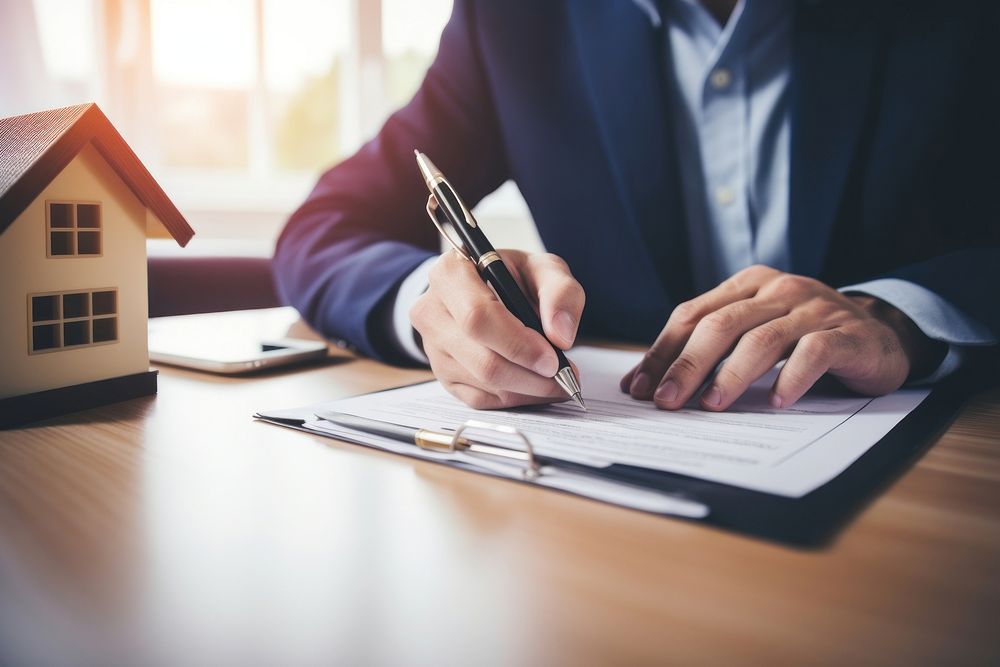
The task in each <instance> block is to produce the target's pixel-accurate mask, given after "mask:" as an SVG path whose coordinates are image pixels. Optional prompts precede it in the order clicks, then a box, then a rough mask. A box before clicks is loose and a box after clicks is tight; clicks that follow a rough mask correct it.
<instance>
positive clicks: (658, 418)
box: [310, 347, 930, 497]
mask: <svg viewBox="0 0 1000 667" xmlns="http://www.w3.org/2000/svg"><path fill="white" fill-rule="evenodd" d="M570 357H571V358H572V359H573V360H574V361H575V362H576V364H577V365H578V366H579V368H580V374H581V380H582V385H583V394H584V397H585V399H586V401H587V407H588V408H589V412H587V413H584V412H583V411H581V410H579V409H578V408H576V407H575V406H574V405H573V404H571V403H561V404H555V405H549V406H538V407H531V408H524V409H514V410H500V411H479V410H473V409H472V408H469V407H467V406H465V405H464V404H462V403H461V402H460V401H458V400H457V399H455V398H453V397H452V396H450V395H449V394H448V393H447V392H446V391H445V390H444V388H443V387H442V386H441V385H440V384H438V383H436V382H431V383H425V384H421V385H415V386H411V387H403V388H400V389H394V390H390V391H385V392H379V393H376V394H367V395H364V396H357V397H354V398H347V399H342V400H339V401H334V402H331V403H327V404H324V405H323V406H322V408H323V409H328V410H333V411H338V412H346V413H349V414H354V415H358V416H361V417H368V418H371V419H379V420H384V421H389V422H394V423H397V424H402V425H405V426H413V427H420V428H431V429H436V430H446V429H454V428H457V427H458V426H459V425H460V424H462V423H463V422H465V421H466V420H469V419H476V420H480V421H489V422H495V423H500V424H506V425H509V426H514V427H517V428H519V429H521V430H522V431H523V432H524V433H526V434H528V435H529V437H530V438H531V441H532V443H533V444H534V446H535V449H536V450H537V452H538V453H540V454H544V455H548V456H552V457H557V458H561V459H567V460H571V461H577V462H580V463H587V464H590V465H608V464H612V463H621V464H628V465H635V466H642V467H646V468H652V469H655V470H664V471H670V472H676V473H682V474H686V475H690V476H693V477H698V478H701V479H706V480H712V481H716V482H723V483H726V484H731V485H734V486H738V487H742V488H746V489H753V490H756V491H763V492H765V493H772V494H777V495H782V496H788V497H800V496H802V495H805V494H806V493H808V492H810V491H812V490H813V489H816V488H818V487H819V486H822V485H823V484H825V483H826V482H828V481H830V480H831V479H833V478H834V477H836V476H837V475H838V474H840V473H841V472H842V471H843V470H844V469H846V468H847V467H848V466H849V465H850V464H851V463H853V462H854V461H855V460H856V459H857V458H858V457H860V456H861V455H862V454H864V453H865V452H866V451H867V450H868V449H869V448H870V447H871V446H872V445H874V444H875V443H876V442H878V441H879V439H881V438H882V437H883V436H884V435H885V434H886V433H888V432H889V431H890V430H891V429H892V427H893V426H895V425H896V424H897V423H898V422H899V421H900V420H902V419H903V417H905V416H906V415H907V414H908V413H909V412H910V411H912V410H913V409H914V408H916V407H917V406H918V405H919V404H920V402H921V401H922V400H923V399H924V398H925V397H926V396H927V395H928V394H929V393H930V392H929V390H926V389H906V390H901V391H898V392H896V393H894V394H891V395H889V396H884V397H881V398H875V399H868V398H863V397H857V396H853V395H848V394H846V392H840V391H830V392H827V393H823V392H820V391H812V392H810V393H809V394H807V395H806V396H805V397H804V398H803V399H802V400H800V401H799V402H798V403H797V404H796V405H795V406H793V407H792V408H790V409H783V410H776V409H774V408H771V407H770V405H769V404H768V401H767V396H768V392H769V390H770V387H771V384H772V383H773V381H774V378H775V376H776V374H777V369H775V370H773V371H772V372H771V373H769V374H768V375H767V376H765V377H763V378H761V379H760V380H759V381H758V382H756V383H754V385H753V386H752V387H751V389H750V390H749V391H748V392H747V394H746V395H745V396H744V397H742V398H741V399H740V400H739V401H737V402H736V403H735V404H734V405H733V406H732V407H731V408H730V409H729V410H728V411H726V412H722V413H713V412H705V411H702V410H699V409H697V408H696V407H692V406H689V407H688V408H686V409H683V410H679V411H676V412H667V411H664V410H658V409H656V407H655V406H653V404H652V403H650V402H648V401H637V400H634V399H632V398H631V397H629V396H628V395H626V394H623V393H621V391H619V389H618V382H619V380H620V378H621V376H622V375H623V374H624V373H625V372H626V371H628V369H629V368H631V367H632V366H633V365H635V363H636V362H637V361H638V360H639V359H640V357H641V355H640V354H639V353H635V352H622V351H616V350H603V349H596V348H588V347H581V348H577V349H574V350H573V351H572V353H571V354H570ZM310 426H313V425H310ZM395 444H396V446H397V447H404V448H405V447H411V448H412V445H405V444H400V443H395ZM387 448H388V447H387Z"/></svg>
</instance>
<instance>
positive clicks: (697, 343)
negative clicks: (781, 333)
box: [653, 299, 787, 410]
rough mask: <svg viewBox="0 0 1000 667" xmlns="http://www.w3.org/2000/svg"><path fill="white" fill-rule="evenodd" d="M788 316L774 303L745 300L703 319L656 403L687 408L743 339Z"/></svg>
mask: <svg viewBox="0 0 1000 667" xmlns="http://www.w3.org/2000/svg"><path fill="white" fill-rule="evenodd" d="M786 314H787V311H786V310H785V309H784V308H783V307H781V306H778V305H775V304H773V303H771V302H768V301H763V300H761V299H744V300H742V301H737V302H736V303H732V304H729V305H728V306H724V307H722V308H720V309H719V310H717V311H715V312H713V313H711V314H709V315H707V316H706V317H704V318H702V320H701V321H700V322H698V324H697V326H695V328H694V331H693V332H692V333H691V336H690V338H689V339H688V341H687V344H685V345H684V348H683V349H682V350H681V352H680V354H678V355H677V358H676V359H674V361H673V363H672V364H670V367H669V368H668V369H667V371H666V373H665V374H664V375H663V379H662V381H661V382H660V384H659V386H658V387H657V388H656V393H655V394H654V396H653V401H654V402H655V403H656V405H657V407H660V408H666V409H668V410H673V409H676V408H679V407H681V406H683V405H684V404H685V403H686V402H687V400H688V399H689V398H691V396H692V394H694V392H695V391H697V390H698V387H700V386H701V384H702V383H703V382H704V381H705V378H707V377H708V376H709V374H710V373H711V372H712V371H713V370H714V369H715V367H716V366H717V365H718V364H719V362H720V361H721V360H722V359H723V358H725V357H726V355H728V354H729V352H730V350H732V349H733V346H734V345H735V344H736V342H737V341H738V340H739V339H740V337H742V336H743V335H744V334H745V333H746V332H748V331H750V330H751V329H754V328H755V327H758V326H760V325H761V324H764V323H765V322H771V321H772V320H775V319H778V318H780V317H783V316H784V315H786Z"/></svg>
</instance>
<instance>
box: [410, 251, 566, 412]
mask: <svg viewBox="0 0 1000 667" xmlns="http://www.w3.org/2000/svg"><path fill="white" fill-rule="evenodd" d="M499 253H500V256H501V257H502V258H503V261H504V263H505V264H506V265H507V268H508V269H510V272H511V273H512V274H513V275H514V278H515V279H516V280H517V281H518V283H519V284H520V286H521V289H522V290H523V291H524V294H525V295H526V296H527V297H528V299H529V300H530V301H532V302H533V303H534V304H535V306H536V308H537V309H538V312H539V316H540V318H541V321H542V327H543V328H544V329H545V335H546V336H547V337H548V339H549V340H550V341H552V343H554V344H555V345H558V346H559V347H560V348H562V349H564V350H567V349H569V348H570V347H571V346H572V345H573V341H574V339H575V338H576V330H577V327H578V326H579V323H580V315H581V314H582V313H583V303H584V293H583V288H582V287H581V286H580V283H578V282H577V281H576V279H574V278H573V275H572V274H571V273H570V271H569V267H568V266H567V265H566V262H564V261H563V260H562V259H561V258H559V257H557V256H555V255H552V254H548V253H545V254H532V255H529V254H527V253H525V252H522V251H520V250H501V251H499ZM410 321H411V323H412V324H413V327H414V329H416V330H417V332H418V333H419V334H420V336H421V338H422V339H423V345H424V353H425V354H426V355H427V358H428V359H429V360H430V363H431V369H432V370H433V371H434V375H435V376H437V378H438V380H440V381H441V383H442V384H443V385H444V387H445V389H447V390H448V391H449V392H450V393H451V394H452V395H454V396H455V397H456V398H458V399H459V400H461V401H464V402H465V403H467V404H468V405H470V406H471V407H473V408H477V409H481V410H492V409H496V408H507V407H513V406H517V405H531V404H536V403H550V402H554V401H561V400H565V399H566V398H567V397H566V393H565V392H564V391H563V390H562V389H561V388H560V387H559V385H558V384H556V381H555V380H554V379H552V378H553V376H554V375H555V374H556V371H557V370H558V361H557V359H556V354H555V352H554V351H553V349H552V346H551V345H549V343H548V341H546V340H545V338H543V337H542V336H540V335H539V334H538V332H536V331H534V330H533V329H529V328H528V327H526V326H524V325H523V324H521V322H520V321H519V320H518V319H517V318H516V317H514V315H512V314H511V312H510V311H509V310H507V308H506V307H505V306H504V305H503V304H502V303H501V302H500V300H499V299H497V297H496V295H495V294H494V293H493V291H492V290H491V289H490V288H489V287H488V286H487V285H486V283H484V282H483V280H482V279H481V278H480V277H479V275H478V274H477V273H476V269H475V267H473V265H472V262H470V261H469V260H468V259H466V258H464V257H462V256H461V255H459V254H458V253H457V252H454V251H449V252H446V253H444V254H443V255H442V256H441V259H440V260H438V262H437V264H435V265H434V267H433V268H432V269H431V272H430V287H429V288H428V289H427V291H426V292H424V294H423V295H422V296H421V297H420V298H419V299H418V300H417V301H416V303H414V305H413V308H412V309H411V310H410Z"/></svg>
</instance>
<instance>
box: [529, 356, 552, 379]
mask: <svg viewBox="0 0 1000 667" xmlns="http://www.w3.org/2000/svg"><path fill="white" fill-rule="evenodd" d="M532 368H534V369H535V372H536V373H538V374H539V375H544V376H545V377H547V378H550V377H552V376H554V375H555V374H556V371H557V370H559V361H558V360H557V359H556V355H554V354H546V355H544V356H542V357H539V358H538V359H537V360H536V361H535V365H534V366H532Z"/></svg>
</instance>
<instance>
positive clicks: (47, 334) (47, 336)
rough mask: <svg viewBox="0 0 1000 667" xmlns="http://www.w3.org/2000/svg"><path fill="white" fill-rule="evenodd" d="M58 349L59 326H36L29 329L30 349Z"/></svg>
mask: <svg viewBox="0 0 1000 667" xmlns="http://www.w3.org/2000/svg"><path fill="white" fill-rule="evenodd" d="M55 347H59V325H58V324H38V325H35V326H33V327H31V349H32V350H36V351H37V350H51V349H52V348H55Z"/></svg>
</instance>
